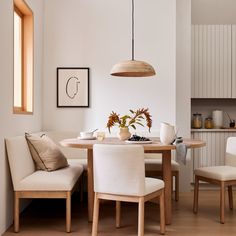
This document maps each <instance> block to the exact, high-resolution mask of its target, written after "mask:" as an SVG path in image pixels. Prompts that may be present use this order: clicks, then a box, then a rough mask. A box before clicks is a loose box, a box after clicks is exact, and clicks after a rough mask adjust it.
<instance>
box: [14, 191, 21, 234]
mask: <svg viewBox="0 0 236 236" xmlns="http://www.w3.org/2000/svg"><path fill="white" fill-rule="evenodd" d="M19 208H20V199H19V197H18V193H17V192H14V231H15V233H18V232H19V226H20V219H19V218H20V210H19Z"/></svg>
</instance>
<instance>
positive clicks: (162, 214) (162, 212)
mask: <svg viewBox="0 0 236 236" xmlns="http://www.w3.org/2000/svg"><path fill="white" fill-rule="evenodd" d="M165 227H166V224H165V200H164V190H162V192H161V195H160V233H161V234H165V231H166V230H165Z"/></svg>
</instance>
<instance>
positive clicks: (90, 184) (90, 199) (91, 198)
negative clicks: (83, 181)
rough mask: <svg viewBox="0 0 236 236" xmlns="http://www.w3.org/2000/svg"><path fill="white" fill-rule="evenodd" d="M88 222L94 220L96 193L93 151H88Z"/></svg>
mask: <svg viewBox="0 0 236 236" xmlns="http://www.w3.org/2000/svg"><path fill="white" fill-rule="evenodd" d="M87 174H88V221H89V222H92V220H93V203H94V191H93V149H88V164H87Z"/></svg>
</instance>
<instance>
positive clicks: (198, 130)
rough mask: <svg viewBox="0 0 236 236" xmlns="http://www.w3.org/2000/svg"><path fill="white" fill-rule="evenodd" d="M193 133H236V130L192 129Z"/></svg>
mask: <svg viewBox="0 0 236 236" xmlns="http://www.w3.org/2000/svg"><path fill="white" fill-rule="evenodd" d="M191 132H193V133H195V132H236V127H235V128H222V129H204V128H203V129H191Z"/></svg>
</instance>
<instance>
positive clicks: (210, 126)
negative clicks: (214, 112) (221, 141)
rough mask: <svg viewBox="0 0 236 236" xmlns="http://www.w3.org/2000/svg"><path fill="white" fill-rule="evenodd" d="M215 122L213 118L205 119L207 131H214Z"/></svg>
mask: <svg viewBox="0 0 236 236" xmlns="http://www.w3.org/2000/svg"><path fill="white" fill-rule="evenodd" d="M213 126H214V125H213V120H212V118H211V117H207V118H206V119H205V129H213Z"/></svg>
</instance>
